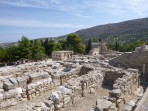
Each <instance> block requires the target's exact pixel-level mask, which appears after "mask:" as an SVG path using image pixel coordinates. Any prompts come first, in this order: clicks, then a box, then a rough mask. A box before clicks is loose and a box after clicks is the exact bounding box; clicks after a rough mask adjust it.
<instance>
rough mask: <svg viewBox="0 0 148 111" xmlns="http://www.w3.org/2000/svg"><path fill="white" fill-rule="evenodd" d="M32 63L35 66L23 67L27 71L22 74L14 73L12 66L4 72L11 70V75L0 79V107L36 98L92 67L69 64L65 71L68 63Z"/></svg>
mask: <svg viewBox="0 0 148 111" xmlns="http://www.w3.org/2000/svg"><path fill="white" fill-rule="evenodd" d="M34 64H36V65H35V66H37V67H36V68H35V67H33V66H32V67H31V69H32V70H28V69H29V68H23V69H27V70H28V72H26V71H25V72H22V73H23V74H20V75H16V74H14V73H15V72H16V71H15V72H13V71H14V69H15V67H14V68H12V70H9V71H8V72H6V73H5V74H6V75H7V74H8V73H10V72H11V74H12V72H13V74H12V75H11V74H9V76H4V77H3V78H1V79H0V109H1V108H3V109H4V108H8V107H10V106H13V105H16V104H18V103H20V102H23V101H27V100H31V99H33V98H36V97H38V96H40V95H43V94H44V93H46V92H48V91H51V90H52V89H56V88H57V87H58V86H60V85H65V84H67V82H68V81H69V80H71V79H75V78H77V77H79V76H80V75H81V74H83V75H84V74H86V73H87V72H89V71H91V70H93V68H92V67H87V66H81V65H78V67H76V66H71V67H70V70H69V69H68V70H67V69H66V71H65V68H69V65H65V64H63V66H64V65H65V66H66V67H62V66H61V65H60V64H54V65H51V64H48V65H47V64H43V65H42V64H41V63H34ZM48 66H50V67H48ZM19 67H20V66H19ZM51 67H52V68H53V69H51ZM81 69H82V70H83V71H82V70H81ZM84 69H85V70H84ZM1 71H2V70H1ZM81 71H82V72H81ZM4 72H5V71H4ZM59 72H60V73H59ZM1 74H2V73H1Z"/></svg>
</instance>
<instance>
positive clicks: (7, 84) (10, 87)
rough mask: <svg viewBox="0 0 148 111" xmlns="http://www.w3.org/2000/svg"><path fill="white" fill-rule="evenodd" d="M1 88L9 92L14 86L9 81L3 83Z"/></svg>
mask: <svg viewBox="0 0 148 111" xmlns="http://www.w3.org/2000/svg"><path fill="white" fill-rule="evenodd" d="M3 87H4V89H5V90H7V91H8V90H10V89H13V88H14V85H13V84H12V83H11V82H10V81H5V82H4V84H3Z"/></svg>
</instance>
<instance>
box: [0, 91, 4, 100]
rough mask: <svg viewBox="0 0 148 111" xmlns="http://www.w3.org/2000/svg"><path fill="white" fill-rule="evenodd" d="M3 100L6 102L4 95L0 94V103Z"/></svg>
mask: <svg viewBox="0 0 148 111" xmlns="http://www.w3.org/2000/svg"><path fill="white" fill-rule="evenodd" d="M3 100H4V95H3V94H2V93H0V102H2V101H3Z"/></svg>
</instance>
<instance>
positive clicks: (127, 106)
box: [123, 105, 132, 111]
mask: <svg viewBox="0 0 148 111" xmlns="http://www.w3.org/2000/svg"><path fill="white" fill-rule="evenodd" d="M123 111H132V106H130V105H125V106H124V110H123Z"/></svg>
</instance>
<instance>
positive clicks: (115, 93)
mask: <svg viewBox="0 0 148 111" xmlns="http://www.w3.org/2000/svg"><path fill="white" fill-rule="evenodd" d="M112 71H113V72H112V73H115V74H116V73H117V71H115V70H112ZM118 73H119V75H120V74H123V73H124V75H122V77H119V78H117V79H116V80H115V82H114V84H113V89H112V91H110V92H109V96H106V97H104V99H102V100H100V99H98V100H97V102H96V108H95V109H98V110H101V111H131V110H126V108H127V107H125V106H127V105H126V104H127V103H128V102H129V101H130V99H131V98H132V97H133V95H134V92H135V91H136V90H137V89H138V88H139V73H138V70H136V69H127V70H122V71H121V72H118ZM129 107H130V108H131V109H132V108H133V106H130V105H129V106H128V108H129ZM95 109H93V110H91V111H98V110H95Z"/></svg>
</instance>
